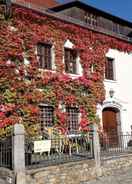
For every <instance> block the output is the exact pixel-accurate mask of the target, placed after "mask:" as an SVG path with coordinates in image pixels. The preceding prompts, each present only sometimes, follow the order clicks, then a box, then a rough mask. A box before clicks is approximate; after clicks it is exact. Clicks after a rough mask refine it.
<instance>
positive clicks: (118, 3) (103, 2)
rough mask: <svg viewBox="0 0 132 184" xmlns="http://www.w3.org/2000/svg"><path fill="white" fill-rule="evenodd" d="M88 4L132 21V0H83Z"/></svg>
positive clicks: (64, 0)
mask: <svg viewBox="0 0 132 184" xmlns="http://www.w3.org/2000/svg"><path fill="white" fill-rule="evenodd" d="M58 1H60V2H62V3H63V2H68V1H70V0H58ZM81 1H82V2H85V3H87V4H88V5H91V6H94V7H96V8H98V9H101V10H104V11H106V12H108V13H111V14H112V15H115V16H118V17H121V18H123V19H125V20H128V21H130V22H132V0H81Z"/></svg>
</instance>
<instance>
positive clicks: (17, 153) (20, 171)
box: [13, 124, 25, 184]
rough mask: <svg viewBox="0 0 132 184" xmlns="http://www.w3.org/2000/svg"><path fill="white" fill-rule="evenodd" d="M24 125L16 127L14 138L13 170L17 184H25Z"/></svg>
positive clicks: (16, 125)
mask: <svg viewBox="0 0 132 184" xmlns="http://www.w3.org/2000/svg"><path fill="white" fill-rule="evenodd" d="M24 132H25V131H24V126H23V125H22V124H15V125H14V136H13V169H14V172H15V175H16V184H25V136H24Z"/></svg>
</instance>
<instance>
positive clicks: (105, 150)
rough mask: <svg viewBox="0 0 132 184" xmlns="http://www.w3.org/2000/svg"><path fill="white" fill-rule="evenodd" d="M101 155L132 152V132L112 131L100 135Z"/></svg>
mask: <svg viewBox="0 0 132 184" xmlns="http://www.w3.org/2000/svg"><path fill="white" fill-rule="evenodd" d="M100 148H101V156H102V157H107V156H116V155H122V154H132V135H131V134H130V133H126V134H123V133H120V134H115V133H111V134H108V135H103V136H101V137H100Z"/></svg>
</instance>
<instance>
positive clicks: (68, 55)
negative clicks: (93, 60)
mask: <svg viewBox="0 0 132 184" xmlns="http://www.w3.org/2000/svg"><path fill="white" fill-rule="evenodd" d="M64 52H65V55H64V62H65V72H67V73H72V74H77V52H76V51H75V50H73V49H69V48H65V49H64Z"/></svg>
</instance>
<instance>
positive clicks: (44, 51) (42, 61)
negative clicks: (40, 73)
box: [37, 43, 52, 70]
mask: <svg viewBox="0 0 132 184" xmlns="http://www.w3.org/2000/svg"><path fill="white" fill-rule="evenodd" d="M37 55H38V57H39V67H40V68H43V69H49V70H50V69H52V62H51V45H49V44H44V43H39V44H38V45H37Z"/></svg>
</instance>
